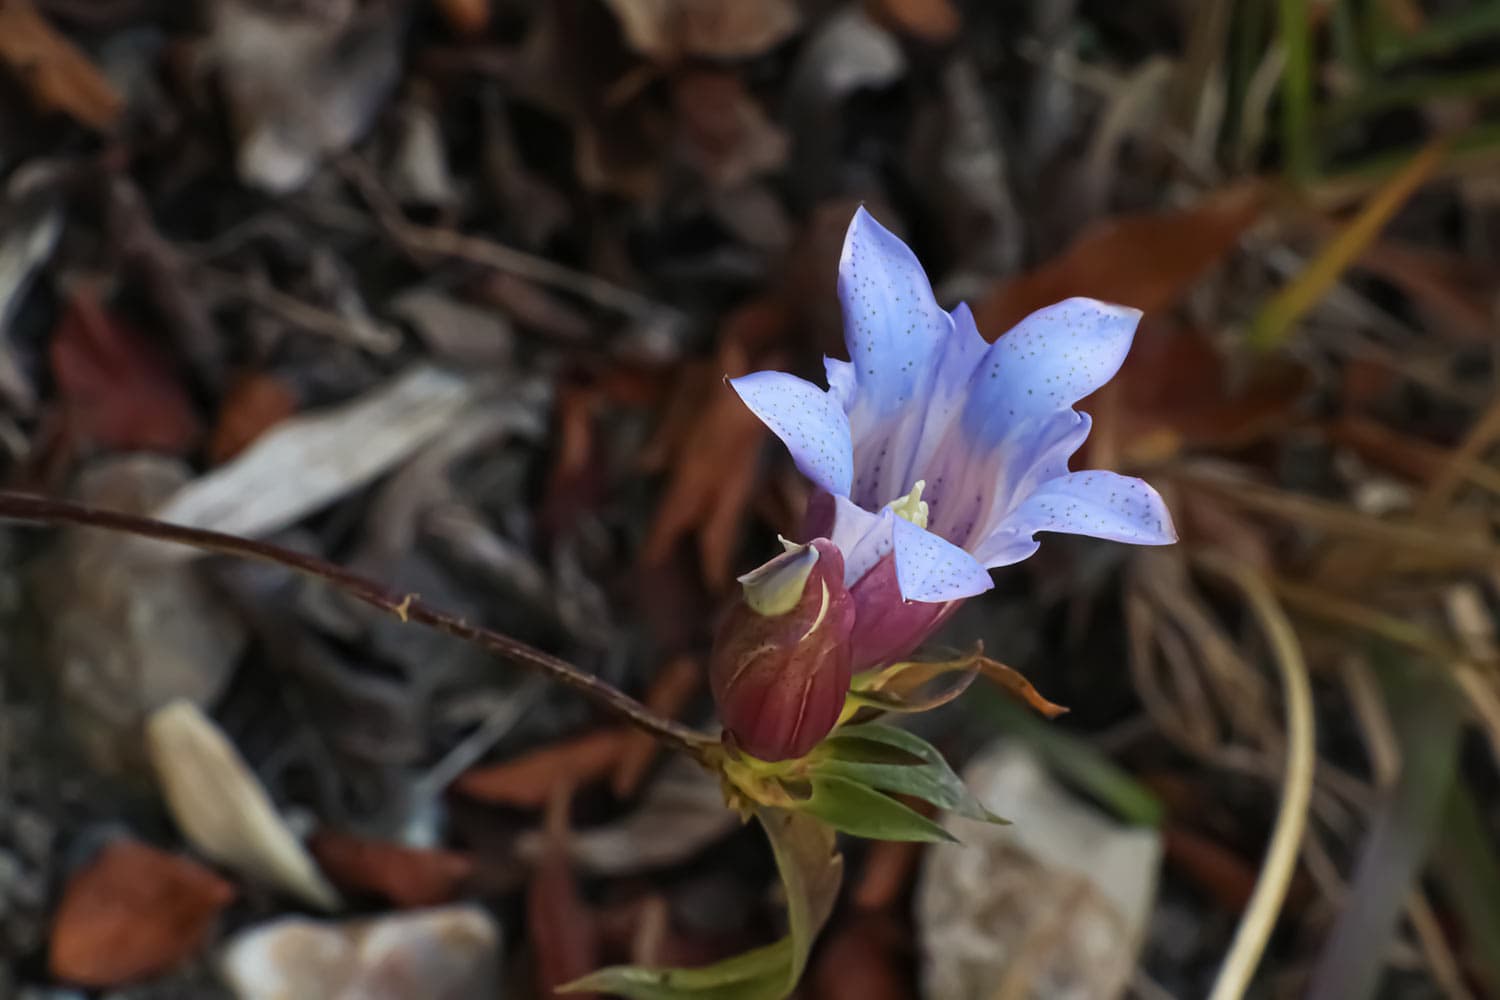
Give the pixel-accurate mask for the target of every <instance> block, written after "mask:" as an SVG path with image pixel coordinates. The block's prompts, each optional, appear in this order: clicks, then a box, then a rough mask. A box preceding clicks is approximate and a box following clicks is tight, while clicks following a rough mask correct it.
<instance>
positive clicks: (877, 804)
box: [799, 775, 957, 843]
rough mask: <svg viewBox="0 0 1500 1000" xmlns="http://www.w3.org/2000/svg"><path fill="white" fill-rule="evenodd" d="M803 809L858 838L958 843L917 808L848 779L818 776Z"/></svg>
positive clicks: (813, 781) (801, 807)
mask: <svg viewBox="0 0 1500 1000" xmlns="http://www.w3.org/2000/svg"><path fill="white" fill-rule="evenodd" d="M799 808H800V809H801V811H802V812H804V813H806V814H807V815H809V816H815V817H817V818H818V819H820V820H822V821H823V822H825V823H827V824H829V825H830V826H832V827H833V828H834V829H836V830H842V831H843V832H844V833H851V834H853V835H854V836H856V837H867V838H869V839H871V840H915V841H922V842H924V843H957V838H955V837H954V836H953V835H952V834H951V833H949V832H948V831H947V830H944V829H943V828H942V827H941V826H939V825H938V824H936V823H934V822H933V821H932V820H930V819H928V818H927V817H926V816H923V815H922V814H921V813H919V812H917V811H916V810H914V809H911V808H909V807H907V806H904V805H902V804H901V803H900V802H897V801H896V800H895V799H893V798H891V797H890V796H889V795H885V794H882V793H881V792H877V791H875V790H874V789H873V788H870V787H869V786H868V785H862V784H860V783H859V782H857V781H851V780H849V779H848V778H840V777H835V776H833V775H814V777H813V779H812V796H811V797H810V798H809V799H807V800H806V801H805V802H803V803H802V804H801V805H800V807H799Z"/></svg>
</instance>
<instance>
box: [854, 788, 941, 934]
mask: <svg viewBox="0 0 1500 1000" xmlns="http://www.w3.org/2000/svg"><path fill="white" fill-rule="evenodd" d="M919 811H920V812H922V813H924V814H930V813H931V811H932V810H931V809H930V808H929V807H928V806H927V803H925V802H923V803H920V808H919ZM925 846H926V845H924V844H920V843H916V842H913V841H898V840H876V841H873V842H871V844H870V846H869V848H868V849H867V850H866V851H865V866H864V869H863V870H862V871H861V872H860V876H859V881H858V882H857V883H855V885H854V890H853V892H852V893H851V897H852V898H853V900H854V905H855V906H857V907H859V908H860V909H861V910H884V909H887V908H889V907H891V906H894V905H895V904H896V903H897V902H898V901H899V900H900V899H901V897H902V896H903V895H905V893H906V889H907V887H908V886H909V885H911V881H912V879H913V878H914V877H915V876H916V873H917V863H918V862H920V861H921V860H922V851H923V849H924V848H925Z"/></svg>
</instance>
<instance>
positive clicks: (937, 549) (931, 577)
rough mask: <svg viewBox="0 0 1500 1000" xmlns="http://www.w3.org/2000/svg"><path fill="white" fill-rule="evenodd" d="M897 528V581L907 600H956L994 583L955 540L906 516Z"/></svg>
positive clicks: (988, 587) (983, 589) (969, 595)
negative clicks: (942, 535)
mask: <svg viewBox="0 0 1500 1000" xmlns="http://www.w3.org/2000/svg"><path fill="white" fill-rule="evenodd" d="M894 528H895V543H896V545H895V547H896V581H897V583H898V584H900V586H901V596H902V597H904V598H906V599H907V600H908V601H924V602H928V603H936V602H940V601H956V600H959V599H960V598H963V597H973V596H974V595H975V594H982V593H984V592H985V591H986V590H989V589H990V588H991V587H993V586H994V585H995V584H994V581H993V580H991V579H990V574H989V573H988V572H987V571H986V570H985V568H984V567H983V566H981V565H980V564H979V562H978V561H977V560H976V559H975V558H974V557H973V556H971V555H969V553H967V552H965V551H964V550H963V549H961V548H959V547H958V546H957V545H954V544H953V543H952V542H950V541H947V540H945V539H943V538H940V537H938V536H937V535H934V534H933V533H932V532H930V531H928V530H927V529H925V528H919V527H917V526H916V525H915V524H913V523H912V522H910V521H908V520H906V519H905V518H900V517H898V518H896V519H895V522H894Z"/></svg>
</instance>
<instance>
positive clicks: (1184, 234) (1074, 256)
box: [974, 184, 1262, 340]
mask: <svg viewBox="0 0 1500 1000" xmlns="http://www.w3.org/2000/svg"><path fill="white" fill-rule="evenodd" d="M1261 204H1262V193H1261V188H1260V187H1259V186H1258V185H1255V184H1245V185H1240V186H1236V187H1231V188H1226V189H1224V190H1222V191H1219V192H1216V193H1214V194H1211V195H1208V196H1207V197H1205V198H1203V199H1202V200H1200V201H1199V202H1198V203H1197V204H1196V205H1194V206H1192V207H1191V208H1188V209H1184V210H1182V211H1176V212H1163V213H1158V214H1143V215H1123V216H1118V217H1116V218H1112V219H1105V220H1104V221H1102V222H1100V223H1098V224H1096V225H1095V226H1093V227H1092V228H1090V229H1089V230H1087V231H1086V232H1084V233H1083V234H1082V235H1081V236H1079V237H1078V239H1076V240H1074V242H1073V244H1072V246H1070V247H1068V249H1067V250H1065V251H1064V252H1063V253H1062V255H1061V256H1059V257H1057V258H1056V259H1054V260H1052V261H1051V262H1049V263H1047V264H1044V265H1042V266H1041V267H1039V268H1037V269H1036V270H1033V271H1029V272H1027V273H1025V274H1022V275H1020V276H1018V277H1015V278H1009V279H1006V280H1004V281H1002V282H1000V283H999V284H998V285H997V286H996V287H995V288H994V290H993V291H991V293H990V294H989V296H988V297H986V298H985V299H983V300H981V301H980V302H979V303H978V304H977V305H976V306H975V307H974V319H975V321H976V322H977V323H978V324H979V329H980V330H981V331H982V332H983V333H984V334H985V335H986V336H987V337H989V338H990V339H992V340H993V339H994V338H995V337H998V336H999V335H1000V334H1002V333H1004V332H1005V331H1006V330H1009V329H1010V328H1011V327H1012V326H1015V325H1016V323H1018V322H1020V321H1021V320H1022V319H1024V318H1025V317H1026V316H1027V315H1028V314H1029V313H1032V312H1035V311H1036V310H1038V309H1040V308H1042V307H1043V306H1047V305H1051V304H1052V303H1054V302H1060V301H1061V300H1063V299H1066V298H1068V297H1069V296H1073V295H1086V296H1089V297H1090V298H1095V299H1103V300H1105V301H1107V302H1118V303H1121V304H1123V305H1128V306H1134V307H1135V308H1137V309H1141V310H1144V311H1145V312H1147V313H1153V312H1157V311H1159V310H1162V309H1166V308H1168V307H1169V306H1171V305H1173V304H1174V303H1176V302H1177V300H1178V299H1180V298H1181V297H1182V295H1183V293H1184V292H1186V291H1187V290H1188V289H1189V288H1191V287H1192V285H1193V283H1194V282H1195V281H1197V280H1198V278H1199V277H1200V276H1201V275H1202V274H1203V273H1204V272H1205V271H1207V270H1208V269H1209V268H1210V267H1211V266H1213V265H1214V264H1215V263H1217V262H1218V261H1219V259H1220V258H1222V257H1223V256H1224V255H1225V254H1226V253H1228V252H1229V250H1230V249H1232V248H1233V247H1234V245H1235V242H1236V241H1237V240H1238V239H1239V236H1240V233H1242V232H1244V230H1245V228H1246V227H1247V226H1249V225H1250V223H1252V222H1254V221H1255V219H1256V217H1257V216H1258V215H1259V214H1260V210H1261Z"/></svg>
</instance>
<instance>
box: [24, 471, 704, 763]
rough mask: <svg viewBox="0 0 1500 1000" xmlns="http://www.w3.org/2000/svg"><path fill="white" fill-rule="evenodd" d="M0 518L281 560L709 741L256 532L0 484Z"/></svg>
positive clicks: (615, 708)
mask: <svg viewBox="0 0 1500 1000" xmlns="http://www.w3.org/2000/svg"><path fill="white" fill-rule="evenodd" d="M0 518H4V519H12V520H17V521H35V522H39V523H42V524H54V525H56V524H74V525H81V526H84V527H91V528H103V529H105V530H108V531H119V532H124V533H126V534H130V535H137V536H140V537H142V538H152V539H156V540H158V541H164V542H173V543H176V544H178V545H188V546H191V547H193V548H196V549H202V550H205V551H209V552H218V553H221V554H224V555H231V556H237V557H239V558H242V559H257V560H260V561H262V562H269V563H274V564H276V565H278V566H284V567H286V568H287V569H290V570H294V571H296V572H298V573H302V574H305V575H307V576H311V577H316V578H318V579H320V580H324V581H327V582H328V583H330V584H332V585H333V586H334V587H336V588H338V589H339V590H340V591H342V592H343V593H345V594H348V595H349V596H351V597H354V598H356V599H358V600H361V601H364V602H365V603H366V604H369V605H371V606H373V607H376V608H379V609H380V610H382V611H388V612H390V613H391V614H393V615H396V616H397V617H398V618H400V619H401V620H402V621H403V622H416V623H417V624H419V625H426V626H427V627H428V628H432V629H436V630H437V631H439V632H444V633H446V634H448V635H451V636H454V637H455V638H458V639H462V640H464V641H465V642H472V643H474V644H476V645H479V646H483V647H484V648H485V649H488V650H490V651H491V652H493V653H496V654H498V655H500V656H501V657H503V658H504V659H507V660H509V661H511V662H512V663H517V664H520V665H522V666H525V667H530V668H532V669H534V670H539V671H541V672H542V673H544V674H547V675H548V676H549V677H551V678H552V679H553V680H555V681H558V682H560V683H562V684H565V685H567V686H568V687H570V688H572V689H573V690H575V691H577V692H579V693H580V694H582V695H583V696H584V697H586V698H588V699H589V700H591V701H593V702H594V703H595V704H597V705H599V706H600V707H602V708H604V709H606V710H607V711H609V712H612V713H614V714H615V715H618V716H620V717H622V718H624V719H625V720H626V721H628V722H630V723H632V724H634V725H636V726H639V727H640V728H641V729H644V730H645V731H646V732H648V733H651V734H652V735H653V736H655V737H657V738H658V739H660V740H663V741H664V742H666V743H668V744H671V745H672V746H674V747H676V748H677V749H679V750H682V751H684V752H686V753H688V754H690V755H692V756H694V757H699V756H701V754H702V751H703V750H704V749H705V748H706V747H707V746H709V745H711V743H712V741H711V740H709V739H708V738H707V737H705V736H703V735H701V734H699V733H696V732H694V731H693V730H691V729H689V728H687V727H686V726H683V725H681V724H680V723H677V722H674V721H672V720H671V719H664V718H662V717H660V716H658V715H657V714H656V713H655V712H652V711H651V710H650V709H649V708H647V707H646V706H645V705H642V704H641V703H640V702H638V701H636V700H635V699H634V698H632V697H630V696H629V695H627V694H625V693H624V692H623V691H620V690H618V689H616V688H614V687H612V686H610V685H609V684H607V683H605V682H604V681H602V680H600V679H599V678H597V677H595V676H593V675H592V674H588V673H585V672H584V671H582V670H580V669H578V668H577V667H575V666H573V665H572V664H571V663H568V662H567V661H565V660H560V659H558V658H557V657H555V656H552V655H551V654H549V653H544V652H542V651H541V650H539V649H536V648H534V647H532V646H528V645H527V644H526V643H524V642H521V641H520V640H518V639H512V638H511V637H510V636H507V635H503V634H501V633H499V632H496V631H493V630H492V629H487V628H484V627H483V626H480V625H471V624H469V623H468V622H467V621H465V620H464V619H462V618H460V617H457V616H456V615H452V614H449V613H448V612H446V611H442V610H440V609H438V608H434V607H432V606H430V605H428V604H426V603H424V602H423V601H422V600H421V599H420V598H419V597H418V596H417V595H416V594H399V595H398V594H396V593H395V592H393V591H390V590H387V589H386V588H385V587H383V586H381V585H380V584H378V583H375V582H374V581H371V580H367V579H365V578H364V577H361V576H357V575H355V574H354V573H351V572H349V571H348V570H346V569H343V568H341V567H339V566H335V565H334V564H332V563H330V562H327V561H325V560H322V559H319V558H317V557H315V556H309V555H304V554H302V553H300V552H293V551H291V550H290V549H284V548H281V547H280V546H278V545H271V544H269V543H267V542H261V541H257V540H255V539H250V538H240V537H238V536H235V535H226V534H223V533H221V532H218V531H204V530H202V529H199V528H185V527H182V526H181V525H176V524H168V523H166V522H165V521H156V520H153V519H151V518H148V517H136V516H134V515H131V514H121V513H119V512H117V511H110V510H101V509H99V508H96V507H88V506H85V505H83V504H75V503H69V502H67V501H63V500H52V499H48V498H45V497H33V496H25V495H22V494H18V493H8V492H3V491H0Z"/></svg>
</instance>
